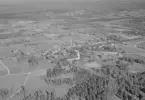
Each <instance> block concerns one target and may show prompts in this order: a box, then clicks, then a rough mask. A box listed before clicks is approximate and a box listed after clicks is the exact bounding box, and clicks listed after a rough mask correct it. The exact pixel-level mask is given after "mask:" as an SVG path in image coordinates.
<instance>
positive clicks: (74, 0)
mask: <svg viewBox="0 0 145 100" xmlns="http://www.w3.org/2000/svg"><path fill="white" fill-rule="evenodd" d="M141 1H142V2H144V3H140V4H141V5H142V7H145V6H144V5H145V0H0V13H1V12H2V13H3V12H17V11H18V12H21V11H26V12H27V11H31V10H37V9H41V10H42V9H71V8H76V9H80V8H82V9H84V8H91V9H94V10H101V9H108V8H109V9H110V8H112V7H114V8H118V6H120V7H122V8H123V7H125V3H128V4H129V6H132V7H134V8H137V7H140V4H138V5H137V3H139V2H141ZM132 2H135V3H134V4H133V3H132Z"/></svg>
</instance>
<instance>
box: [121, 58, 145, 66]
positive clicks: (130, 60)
mask: <svg viewBox="0 0 145 100" xmlns="http://www.w3.org/2000/svg"><path fill="white" fill-rule="evenodd" d="M119 60H124V61H127V62H130V63H138V64H145V61H144V60H142V59H137V58H131V57H125V56H124V57H122V58H119Z"/></svg>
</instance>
